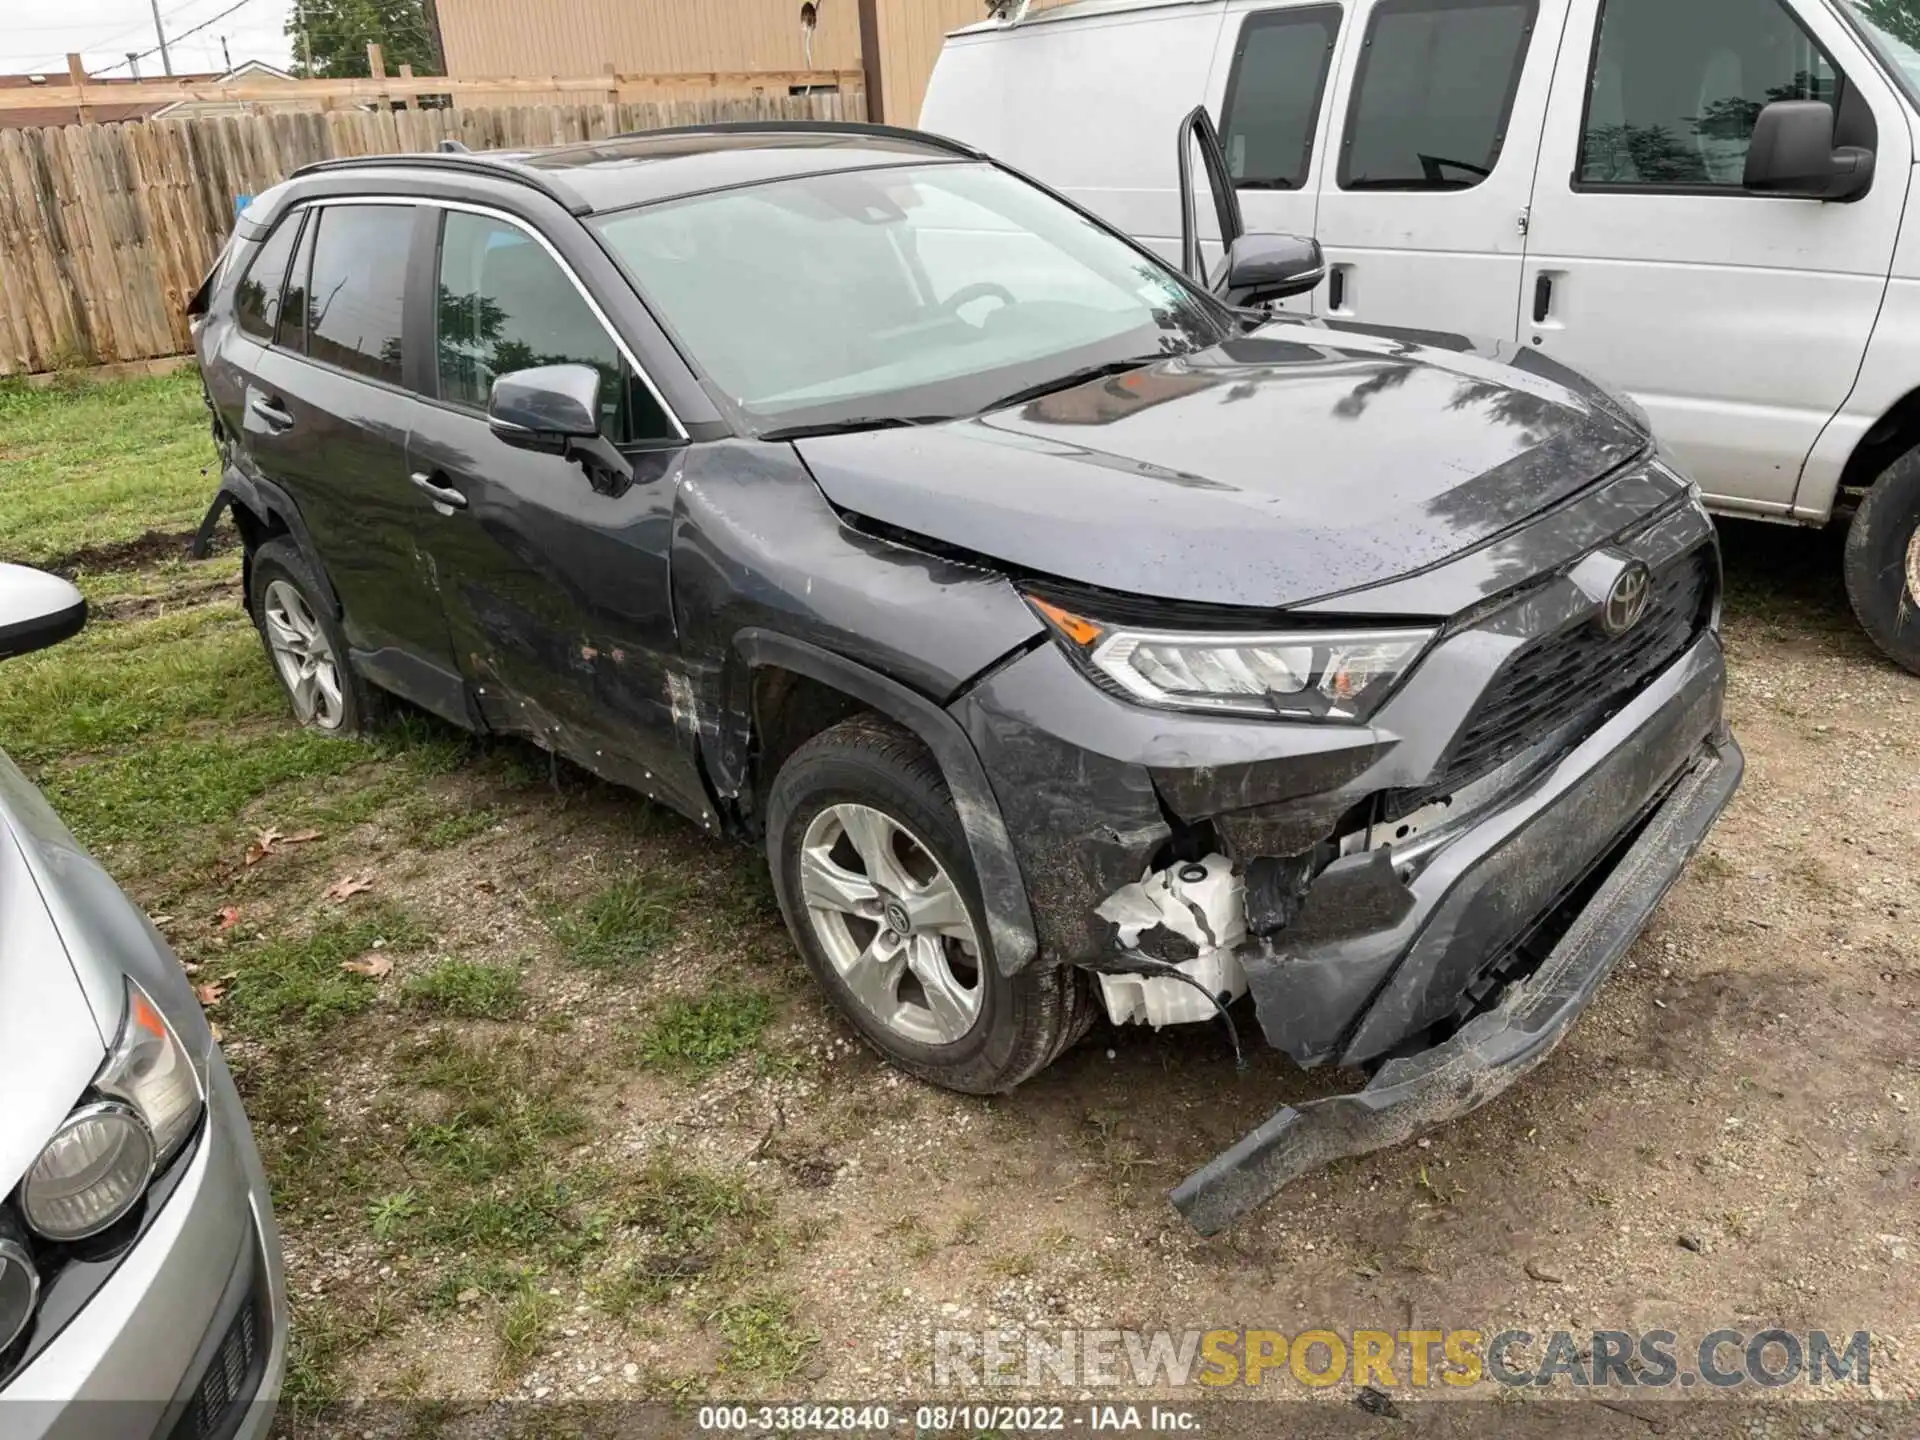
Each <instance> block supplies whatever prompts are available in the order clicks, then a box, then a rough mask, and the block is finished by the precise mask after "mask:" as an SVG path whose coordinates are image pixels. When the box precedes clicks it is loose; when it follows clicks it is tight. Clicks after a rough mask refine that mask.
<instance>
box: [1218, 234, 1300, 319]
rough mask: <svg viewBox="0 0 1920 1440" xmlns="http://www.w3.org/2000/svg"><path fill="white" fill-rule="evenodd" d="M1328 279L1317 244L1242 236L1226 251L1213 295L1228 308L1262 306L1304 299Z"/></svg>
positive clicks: (1294, 238) (1287, 238) (1293, 237)
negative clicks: (1277, 301) (1278, 301)
mask: <svg viewBox="0 0 1920 1440" xmlns="http://www.w3.org/2000/svg"><path fill="white" fill-rule="evenodd" d="M1326 275H1327V261H1326V257H1325V256H1324V255H1322V254H1321V253H1320V242H1319V241H1318V240H1310V239H1306V238H1304V237H1302V236H1299V235H1242V236H1241V237H1240V238H1239V239H1238V240H1236V241H1234V242H1233V244H1232V245H1231V246H1230V247H1229V248H1228V250H1227V263H1226V266H1225V268H1224V269H1223V270H1222V271H1221V273H1220V278H1219V279H1218V280H1217V281H1216V282H1215V284H1214V287H1213V288H1214V291H1215V293H1217V294H1218V295H1219V296H1220V298H1221V299H1222V300H1225V301H1226V302H1227V303H1228V304H1229V305H1261V304H1265V303H1266V302H1267V301H1269V300H1284V299H1286V298H1287V296H1289V295H1304V294H1306V293H1307V292H1308V291H1309V290H1311V289H1313V287H1314V286H1316V285H1318V284H1319V283H1320V282H1321V281H1322V280H1324V279H1325V278H1326Z"/></svg>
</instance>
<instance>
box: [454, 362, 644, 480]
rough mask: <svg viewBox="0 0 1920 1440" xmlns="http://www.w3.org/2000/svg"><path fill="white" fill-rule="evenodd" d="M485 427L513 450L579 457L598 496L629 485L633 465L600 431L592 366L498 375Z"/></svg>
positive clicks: (597, 386) (596, 374) (537, 368)
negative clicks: (598, 492)
mask: <svg viewBox="0 0 1920 1440" xmlns="http://www.w3.org/2000/svg"><path fill="white" fill-rule="evenodd" d="M487 426H488V428H489V429H491V430H492V431H493V433H494V434H495V435H496V436H498V437H499V438H500V439H501V440H502V441H504V442H505V443H507V444H508V445H511V446H513V447H514V448H515V449H518V450H534V451H538V452H539V453H540V454H543V455H564V456H566V457H567V458H568V459H569V460H575V461H578V462H579V464H580V466H581V468H582V469H584V470H585V471H586V472H587V478H588V480H590V481H591V482H592V483H593V488H594V489H595V490H598V491H600V492H601V493H602V494H608V495H617V494H619V493H620V492H621V491H623V490H625V489H626V488H627V486H629V485H631V484H632V483H633V466H632V465H631V464H630V463H629V462H628V460H627V457H626V456H624V455H622V454H621V453H620V452H619V450H618V449H616V448H615V447H614V445H613V442H612V441H610V440H608V439H607V437H606V436H604V435H602V434H601V433H600V372H599V371H598V370H596V369H594V368H593V366H591V365H536V366H534V367H532V368H531V369H528V370H511V371H509V372H507V373H506V374H505V375H501V376H498V377H497V378H496V379H495V380H494V382H493V391H492V393H491V395H490V396H489V397H488V400H487Z"/></svg>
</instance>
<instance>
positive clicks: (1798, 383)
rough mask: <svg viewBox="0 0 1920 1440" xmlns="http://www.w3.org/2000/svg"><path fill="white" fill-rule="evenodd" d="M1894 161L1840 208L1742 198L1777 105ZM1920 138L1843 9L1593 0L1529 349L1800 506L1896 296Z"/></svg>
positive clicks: (1530, 263) (1541, 180) (1567, 112)
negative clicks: (1587, 375) (1809, 460)
mask: <svg viewBox="0 0 1920 1440" xmlns="http://www.w3.org/2000/svg"><path fill="white" fill-rule="evenodd" d="M1776 100H1823V101H1826V102H1827V103H1828V104H1829V105H1832V106H1833V107H1834V108H1835V116H1836V124H1835V135H1834V140H1835V143H1836V144H1837V145H1847V144H1855V145H1859V144H1865V145H1868V146H1870V147H1871V148H1873V149H1874V150H1875V170H1874V179H1873V184H1872V188H1871V189H1869V190H1868V191H1867V193H1866V194H1865V195H1863V196H1861V197H1859V198H1857V199H1855V200H1852V201H1849V202H1846V203H1828V202H1824V201H1820V200H1802V199H1790V198H1785V197H1780V196H1766V195H1756V194H1753V193H1750V192H1749V191H1747V190H1746V189H1745V188H1744V187H1743V185H1742V179H1743V174H1744V171H1745V166H1746V157H1747V149H1748V142H1749V139H1750V137H1751V136H1752V134H1753V127H1754V121H1755V119H1756V117H1757V116H1758V115H1759V113H1760V111H1761V109H1762V108H1763V107H1764V106H1766V105H1767V104H1769V103H1771V102H1773V101H1776ZM1912 159H1913V154H1912V139H1911V134H1910V132H1909V129H1908V123H1907V116H1906V113H1905V109H1904V105H1903V102H1902V101H1901V99H1900V97H1899V96H1898V95H1896V94H1895V93H1894V92H1893V90H1892V87H1891V86H1890V85H1889V84H1888V83H1887V81H1886V79H1885V78H1884V77H1883V76H1882V75H1881V73H1880V72H1879V70H1878V69H1877V68H1876V66H1875V65H1874V64H1873V62H1872V61H1871V59H1870V58H1869V57H1868V56H1867V55H1866V54H1865V53H1864V51H1863V50H1862V49H1861V47H1860V45H1859V42H1858V40H1857V38H1856V37H1855V36H1854V34H1853V33H1852V31H1850V30H1849V29H1848V28H1847V26H1846V24H1845V23H1844V22H1843V21H1842V20H1840V19H1839V17H1838V16H1836V15H1834V14H1832V13H1830V12H1829V11H1828V10H1827V9H1826V8H1825V7H1824V6H1821V5H1818V4H1800V3H1789V0H1687V3H1686V4H1684V5H1676V4H1673V3H1672V0H1574V5H1573V12H1572V17H1571V19H1570V21H1569V23H1568V25H1567V29H1566V39H1565V46H1564V51H1563V55H1562V58H1561V61H1560V67H1559V73H1558V75H1557V77H1556V79H1555V82H1554V93H1553V100H1552V104H1551V106H1550V111H1549V117H1548V121H1547V127H1546V133H1545V136H1544V137H1543V140H1542V143H1541V150H1540V166H1539V177H1538V180H1537V183H1536V185H1535V190H1534V204H1533V222H1532V235H1531V237H1530V242H1529V246H1528V252H1527V264H1526V284H1525V286H1524V287H1523V303H1524V306H1525V308H1524V310H1523V312H1522V315H1521V323H1522V327H1523V328H1522V335H1523V337H1524V338H1525V339H1526V340H1528V341H1529V342H1530V343H1532V344H1534V345H1537V346H1538V347H1539V348H1540V349H1541V350H1543V351H1544V352H1546V353H1547V354H1549V355H1553V356H1555V357H1556V358H1559V359H1564V360H1567V361H1570V362H1571V363H1573V364H1575V365H1577V366H1581V367H1583V368H1588V369H1591V370H1592V371H1593V372H1594V373H1595V374H1596V375H1598V376H1600V377H1601V378H1603V379H1606V380H1608V381H1611V382H1612V383H1614V384H1617V385H1619V386H1620V387H1621V388H1623V389H1624V390H1626V391H1627V392H1628V393H1629V394H1631V395H1632V396H1633V397H1634V398H1635V399H1637V400H1638V401H1639V402H1640V403H1641V404H1642V405H1643V406H1644V407H1645V408H1646V410H1647V412H1648V414H1649V415H1650V416H1651V417H1652V419H1653V424H1654V430H1655V432H1656V433H1657V434H1658V435H1659V436H1660V438H1661V440H1662V441H1663V442H1664V443H1665V444H1666V445H1667V446H1668V447H1669V448H1670V449H1671V450H1672V451H1673V453H1674V455H1675V456H1676V457H1677V459H1678V460H1679V461H1680V463H1681V465H1682V466H1683V468H1685V469H1686V470H1687V471H1689V472H1690V474H1691V476H1692V478H1693V479H1695V480H1697V481H1698V482H1699V483H1700V486H1701V488H1702V489H1703V490H1705V491H1706V492H1707V495H1708V497H1709V499H1711V500H1712V501H1714V502H1715V503H1716V504H1718V505H1720V506H1722V507H1724V508H1728V509H1738V510H1746V511H1749V512H1753V513H1759V514H1784V513H1786V512H1787V511H1788V510H1789V509H1790V508H1791V506H1792V503H1793V498H1794V491H1795V488H1796V486H1797V484H1798V482H1799V477H1800V472H1801V468H1802V466H1803V464H1804V462H1805V460H1806V457H1807V455H1808V452H1809V451H1810V450H1812V448H1813V445H1814V442H1815V440H1816V439H1817V438H1818V437H1819V435H1820V432H1821V429H1822V427H1824V426H1825V425H1826V423H1827V421H1828V420H1829V419H1830V418H1831V417H1832V416H1833V415H1834V414H1835V412H1837V411H1838V410H1839V409H1840V408H1841V406H1842V405H1843V404H1844V402H1845V401H1846V398H1847V395H1848V393H1849V392H1850V391H1851V389H1852V388H1853V383H1854V378H1855V376H1856V375H1857V374H1858V373H1859V370H1860V365H1861V362H1862V360H1863V358H1864V356H1865V353H1866V348H1867V341H1868V338H1869V336H1870V335H1871V334H1872V331H1873V325H1874V320H1875V316H1876V315H1877V314H1878V312H1879V309H1880V303H1881V299H1882V297H1883V296H1884V294H1885V292H1886V287H1887V275H1888V272H1889V270H1890V268H1891V265H1892V260H1893V251H1894V242H1895V240H1896V238H1897V237H1898V233H1899V228H1900V219H1901V211H1902V207H1903V206H1904V205H1905V203H1906V198H1907V183H1908V173H1909V167H1910V165H1911V163H1912Z"/></svg>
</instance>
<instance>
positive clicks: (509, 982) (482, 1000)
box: [400, 960, 522, 1020]
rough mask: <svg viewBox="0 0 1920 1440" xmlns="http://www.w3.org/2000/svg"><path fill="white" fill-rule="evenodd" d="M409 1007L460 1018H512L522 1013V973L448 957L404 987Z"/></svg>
mask: <svg viewBox="0 0 1920 1440" xmlns="http://www.w3.org/2000/svg"><path fill="white" fill-rule="evenodd" d="M400 996H401V1001H402V1003H404V1004H405V1005H406V1006H407V1007H408V1008H410V1009H414V1010H424V1011H427V1012H429V1013H431V1014H435V1015H446V1016H448V1017H450V1018H453V1019H456V1020H508V1019H511V1018H512V1017H513V1016H515V1015H517V1014H519V1013H520V1006H521V1003H522V996H521V993H520V972H519V970H518V969H516V968H515V967H514V966H512V965H486V964H482V963H480V962H478V961H473V960H445V961H442V962H441V963H440V964H438V965H436V966H434V967H433V968H432V969H431V970H427V971H424V972H422V973H421V974H419V975H415V976H413V977H411V978H410V979H409V980H408V981H407V983H406V984H405V986H403V987H402V989H401V992H400Z"/></svg>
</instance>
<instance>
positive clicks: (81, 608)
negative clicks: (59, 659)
mask: <svg viewBox="0 0 1920 1440" xmlns="http://www.w3.org/2000/svg"><path fill="white" fill-rule="evenodd" d="M86 623H87V598H86V596H84V595H82V594H81V593H80V591H79V590H78V589H77V588H76V587H75V586H74V585H73V584H72V583H71V582H69V581H66V580H62V579H61V578H60V577H59V576H58V575H49V574H48V573H47V572H46V571H44V570H35V569H33V568H31V567H30V566H26V565H0V660H5V659H8V658H9V657H11V656H14V655H26V654H30V653H31V652H33V651H35V650H44V649H46V648H47V647H48V646H49V645H58V644H59V643H60V642H61V641H62V640H65V639H67V638H68V637H69V636H72V635H78V634H79V633H80V630H81V627H82V626H84V625H85V624H86Z"/></svg>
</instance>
